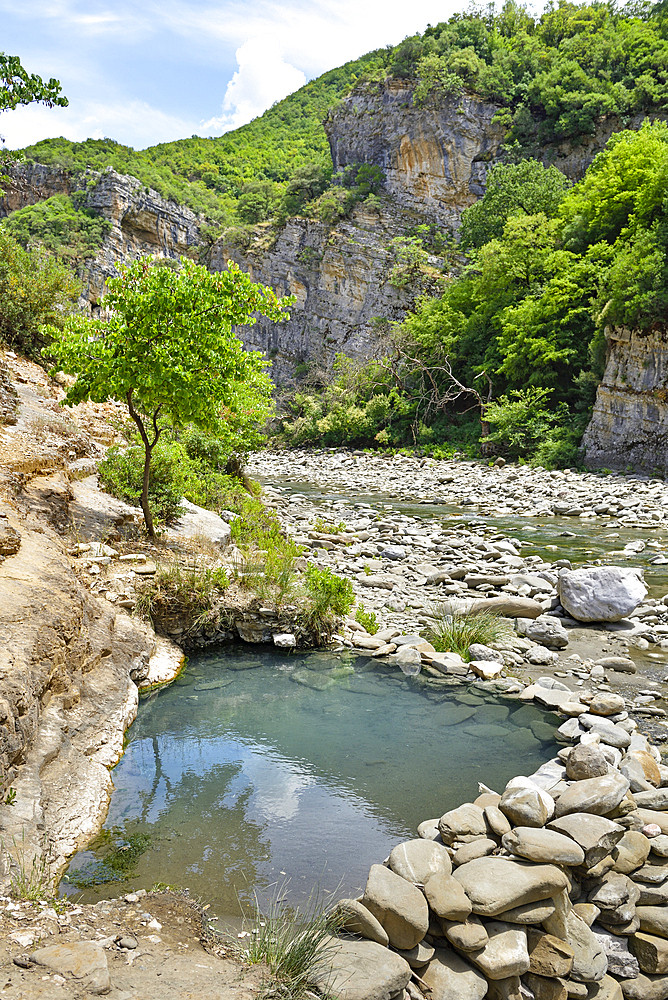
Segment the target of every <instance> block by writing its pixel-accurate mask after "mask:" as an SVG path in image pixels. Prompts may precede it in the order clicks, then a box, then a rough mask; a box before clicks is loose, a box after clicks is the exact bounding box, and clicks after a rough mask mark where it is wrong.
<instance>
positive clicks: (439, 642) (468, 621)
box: [428, 608, 514, 660]
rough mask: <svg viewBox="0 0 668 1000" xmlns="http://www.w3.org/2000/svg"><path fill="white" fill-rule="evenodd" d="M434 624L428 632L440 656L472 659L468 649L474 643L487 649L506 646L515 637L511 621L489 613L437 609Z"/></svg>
mask: <svg viewBox="0 0 668 1000" xmlns="http://www.w3.org/2000/svg"><path fill="white" fill-rule="evenodd" d="M435 611H436V616H435V623H434V625H433V626H432V628H431V630H430V632H429V636H428V638H429V641H430V642H431V643H432V644H433V646H434V648H435V649H437V650H438V651H439V653H446V652H452V653H459V655H460V656H461V657H463V658H464V659H465V660H468V659H469V647H470V646H472V645H473V643H475V642H479V643H482V644H483V645H484V646H488V645H489V644H490V643H494V642H503V641H504V640H506V641H507V640H508V639H510V638H511V637H512V635H513V633H514V629H513V625H512V622H511V621H510V619H508V618H500V617H499V616H498V615H493V614H490V613H489V612H487V611H478V612H461V613H460V612H456V613H454V614H452V613H451V612H449V611H448V610H447V608H436V609H435Z"/></svg>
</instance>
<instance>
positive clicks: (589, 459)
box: [582, 329, 668, 475]
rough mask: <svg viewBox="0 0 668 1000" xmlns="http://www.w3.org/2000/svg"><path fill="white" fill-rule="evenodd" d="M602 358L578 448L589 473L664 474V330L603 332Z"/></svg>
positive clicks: (667, 362)
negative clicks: (603, 469)
mask: <svg viewBox="0 0 668 1000" xmlns="http://www.w3.org/2000/svg"><path fill="white" fill-rule="evenodd" d="M605 335H606V340H607V344H608V359H607V364H606V368H605V374H604V376H603V381H602V382H601V384H600V385H599V387H598V391H597V393H596V403H595V404H594V412H593V414H592V418H591V422H590V424H589V426H588V427H587V430H586V432H585V435H584V438H583V440H582V446H583V449H584V456H585V462H586V464H587V465H588V466H589V467H590V468H600V467H601V466H603V467H607V468H609V469H626V468H627V467H628V466H631V467H632V468H633V469H634V470H636V471H640V472H647V473H649V474H652V475H655V474H656V473H657V472H658V473H659V474H660V475H666V474H667V473H668V396H667V395H666V382H667V380H668V331H666V330H652V331H651V332H650V333H647V334H642V333H640V332H634V331H631V330H625V329H607V330H606V331H605Z"/></svg>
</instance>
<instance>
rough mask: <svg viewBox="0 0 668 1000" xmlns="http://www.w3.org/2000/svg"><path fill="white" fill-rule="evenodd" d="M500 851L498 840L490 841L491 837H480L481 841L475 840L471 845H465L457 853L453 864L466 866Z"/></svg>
mask: <svg viewBox="0 0 668 1000" xmlns="http://www.w3.org/2000/svg"><path fill="white" fill-rule="evenodd" d="M498 849H499V842H498V841H497V840H490V839H489V837H480V838H479V840H473V841H471V843H470V844H464V846H463V847H460V848H459V850H457V851H455V855H454V857H453V859H452V863H453V865H465V864H468V862H469V861H474V860H475V859H476V858H484V857H487V855H488V854H493V853H494V851H497V850H498Z"/></svg>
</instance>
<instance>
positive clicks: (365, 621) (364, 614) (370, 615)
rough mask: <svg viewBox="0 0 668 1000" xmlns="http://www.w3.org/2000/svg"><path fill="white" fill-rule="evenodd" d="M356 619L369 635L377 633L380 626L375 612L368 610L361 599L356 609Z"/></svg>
mask: <svg viewBox="0 0 668 1000" xmlns="http://www.w3.org/2000/svg"><path fill="white" fill-rule="evenodd" d="M355 621H356V622H359V624H360V625H362V627H363V628H365V629H366V630H367V632H368V633H369V635H375V634H376V632H377V631H378V629H379V628H380V626H379V624H378V619H377V618H376V615H375V613H374V612H373V611H367V610H366V609H365V607H364V605H363V604H362V602H361V601H360V602H359V603H358V605H357V609H356V611H355Z"/></svg>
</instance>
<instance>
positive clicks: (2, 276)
mask: <svg viewBox="0 0 668 1000" xmlns="http://www.w3.org/2000/svg"><path fill="white" fill-rule="evenodd" d="M79 289H80V284H79V282H78V281H77V279H76V277H75V276H74V274H72V272H71V271H70V269H69V268H68V267H66V266H65V264H63V263H62V261H60V260H58V259H57V258H56V257H54V256H52V255H51V254H49V253H48V252H47V251H46V250H45V249H44V248H43V247H36V246H29V247H28V248H27V249H24V248H23V247H22V246H21V245H20V244H19V243H17V241H16V240H15V239H14V237H13V236H12V235H11V233H10V232H9V231H8V229H7V227H6V225H3V226H0V341H1V342H3V343H5V344H7V345H9V346H10V347H15V348H19V350H22V351H25V353H26V354H29V355H35V354H36V353H37V354H38V353H39V348H40V347H42V345H43V344H44V340H43V339H42V336H41V334H40V327H42V326H43V324H45V323H51V324H53V325H54V326H55V327H58V326H62V324H63V321H64V320H65V318H66V316H67V314H68V313H69V312H70V311H71V309H72V306H73V299H75V298H76V296H77V294H78V293H79Z"/></svg>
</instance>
